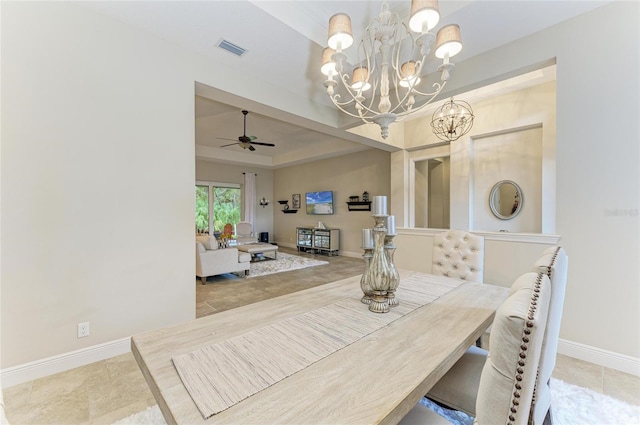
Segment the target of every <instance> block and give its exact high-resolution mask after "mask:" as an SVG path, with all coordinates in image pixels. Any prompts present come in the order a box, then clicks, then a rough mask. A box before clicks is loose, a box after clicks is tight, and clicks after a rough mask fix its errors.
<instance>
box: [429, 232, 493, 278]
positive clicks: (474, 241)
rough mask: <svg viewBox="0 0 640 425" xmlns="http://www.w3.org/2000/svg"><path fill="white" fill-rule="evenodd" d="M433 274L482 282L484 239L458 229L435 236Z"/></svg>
mask: <svg viewBox="0 0 640 425" xmlns="http://www.w3.org/2000/svg"><path fill="white" fill-rule="evenodd" d="M431 273H433V274H437V275H442V276H449V277H456V278H460V279H466V280H471V281H475V282H482V281H483V279H484V238H483V237H482V236H477V235H474V234H471V233H469V232H466V231H464V230H456V229H452V230H447V231H446V232H442V233H439V234H437V235H435V237H434V238H433V256H432V266H431Z"/></svg>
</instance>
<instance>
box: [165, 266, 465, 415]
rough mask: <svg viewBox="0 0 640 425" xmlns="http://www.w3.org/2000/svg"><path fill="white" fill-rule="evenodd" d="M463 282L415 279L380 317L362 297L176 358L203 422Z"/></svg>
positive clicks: (403, 285) (426, 277)
mask: <svg viewBox="0 0 640 425" xmlns="http://www.w3.org/2000/svg"><path fill="white" fill-rule="evenodd" d="M463 282H464V281H463V280H459V279H452V278H448V277H444V276H435V275H425V274H421V273H416V274H414V275H412V276H410V277H409V278H407V279H402V280H401V282H400V286H399V288H398V290H397V291H396V297H397V298H398V299H399V300H400V305H399V306H397V307H394V308H392V309H391V311H390V312H389V313H385V314H376V313H372V312H370V311H368V306H367V305H366V304H363V303H361V302H360V297H349V298H344V299H341V300H339V301H337V302H335V303H333V304H329V305H327V306H323V307H320V308H318V309H315V310H312V311H309V312H306V313H302V314H299V315H297V316H294V317H291V318H288V319H284V320H281V321H278V322H275V323H272V324H270V325H267V326H265V327H263V328H260V329H256V330H253V331H249V332H246V333H244V334H242V335H238V336H235V337H232V338H229V339H227V340H225V341H221V342H218V343H215V344H212V345H209V346H206V347H203V348H200V349H198V350H194V351H192V352H190V353H186V354H182V355H178V356H174V357H173V359H172V360H173V364H174V366H175V368H176V370H177V371H178V374H179V376H180V379H181V380H182V382H183V384H184V386H185V387H186V389H187V391H188V392H189V395H190V396H191V398H192V399H193V401H194V402H195V404H196V406H197V407H198V409H199V410H200V413H202V416H203V417H204V418H205V419H208V418H210V417H211V416H213V415H215V414H216V413H219V412H221V411H223V410H225V409H227V408H229V407H231V406H233V405H234V404H236V403H238V402H240V401H242V400H244V399H246V398H248V397H250V396H252V395H253V394H256V393H258V392H259V391H262V390H264V389H265V388H268V387H269V386H271V385H273V384H275V383H277V382H279V381H281V380H282V379H284V378H286V377H287V376H290V375H293V374H294V373H296V372H298V371H300V370H302V369H304V368H306V367H308V366H310V365H312V364H313V363H315V362H317V361H319V360H321V359H323V358H325V357H327V356H329V355H331V354H332V353H335V352H336V351H338V350H340V349H342V348H344V347H347V346H348V345H350V344H352V343H354V342H356V341H358V340H360V339H362V338H363V337H365V336H367V335H369V334H371V333H373V332H375V331H377V330H378V329H381V328H383V327H384V326H386V325H388V324H390V323H391V322H393V321H395V320H397V319H399V318H400V317H402V316H404V315H406V314H408V313H410V312H411V311H413V310H415V309H417V308H419V307H421V306H423V305H426V304H429V303H430V302H432V301H434V300H436V299H437V298H439V297H441V296H442V295H444V294H446V293H447V292H449V291H450V290H452V289H454V288H456V287H458V286H459V285H460V284H462V283H463Z"/></svg>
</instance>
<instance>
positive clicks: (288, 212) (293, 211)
mask: <svg viewBox="0 0 640 425" xmlns="http://www.w3.org/2000/svg"><path fill="white" fill-rule="evenodd" d="M282 212H283V213H285V214H295V213H297V212H298V210H282Z"/></svg>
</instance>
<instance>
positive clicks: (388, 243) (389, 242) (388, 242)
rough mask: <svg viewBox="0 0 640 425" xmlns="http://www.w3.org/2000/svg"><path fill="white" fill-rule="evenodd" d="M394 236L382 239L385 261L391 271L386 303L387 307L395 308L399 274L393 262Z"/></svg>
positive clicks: (397, 302)
mask: <svg viewBox="0 0 640 425" xmlns="http://www.w3.org/2000/svg"><path fill="white" fill-rule="evenodd" d="M394 236H395V235H386V236H385V237H384V251H385V254H386V256H387V260H388V261H389V267H390V269H391V278H390V280H389V290H388V291H387V303H388V304H389V307H396V306H397V305H398V304H400V302H399V301H398V299H397V298H396V289H398V285H399V284H400V274H399V273H398V269H397V268H396V265H395V263H394V262H393V254H394V253H395V251H396V247H395V245H394V244H393V237H394Z"/></svg>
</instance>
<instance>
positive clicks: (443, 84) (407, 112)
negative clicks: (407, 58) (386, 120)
mask: <svg viewBox="0 0 640 425" xmlns="http://www.w3.org/2000/svg"><path fill="white" fill-rule="evenodd" d="M445 84H446V81H445V82H443V83H442V85H440V84H438V83H434V86H435V85H438V86H440V88H439V90H438V91H436V92H434V93H426V94H425V93H421V94H422V95H423V96H428V97H429V98H428V99H427V101H426V102H425V103H423V104H422V105H420V106H418V107H417V108H413V109H411V111H403V112H400V113H397V114H396V115H398V121H400V120H402V119H403V118H404V117H406V116H408V115H409V114H413V113H414V112H417V111H419V110H421V109H423V108H424V107H425V106H427V105H429V104H430V103H431V102H432V101H433V99H435V97H436V96H438V95H439V94H440V92H441V91H442V89H444V86H445Z"/></svg>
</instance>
